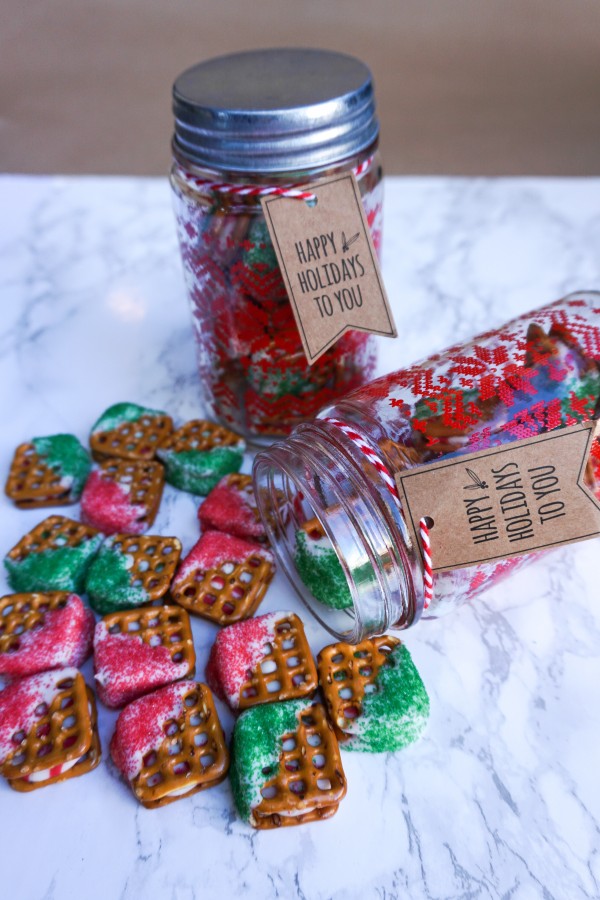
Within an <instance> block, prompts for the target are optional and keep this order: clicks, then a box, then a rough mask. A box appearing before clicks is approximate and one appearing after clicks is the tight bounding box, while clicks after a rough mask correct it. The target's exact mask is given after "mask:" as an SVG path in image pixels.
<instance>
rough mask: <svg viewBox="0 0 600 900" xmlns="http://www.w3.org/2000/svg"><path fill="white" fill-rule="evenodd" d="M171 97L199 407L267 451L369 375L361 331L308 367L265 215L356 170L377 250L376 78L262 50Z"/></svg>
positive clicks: (345, 65) (321, 55)
mask: <svg viewBox="0 0 600 900" xmlns="http://www.w3.org/2000/svg"><path fill="white" fill-rule="evenodd" d="M173 96H174V112H175V136H174V139H173V157H174V159H173V165H172V169H171V186H172V189H173V196H174V206H175V215H176V219H177V229H178V236H179V243H180V247H181V255H182V260H183V268H184V273H185V279H186V285H187V290H188V295H189V300H190V305H191V311H192V321H193V327H194V335H195V340H196V348H197V356H198V367H199V373H200V380H201V383H202V388H203V392H204V398H205V401H206V404H207V406H208V409H209V413H210V416H211V417H212V418H213V419H215V420H216V421H219V422H221V423H222V424H224V425H226V426H228V427H230V428H233V429H234V430H235V431H238V432H240V433H241V434H243V435H244V436H245V437H246V438H247V439H249V440H250V441H253V442H255V443H259V444H260V443H262V444H265V443H269V442H270V441H271V440H272V439H273V438H274V437H277V436H283V435H286V434H288V433H289V432H290V431H291V429H292V428H293V427H294V426H295V425H298V424H299V423H301V422H303V421H310V420H311V419H312V418H314V416H315V415H316V414H317V412H318V411H319V410H320V409H321V408H322V407H323V406H325V405H327V404H330V403H332V402H333V401H334V400H335V399H337V398H338V397H340V396H342V395H344V394H345V393H347V392H348V391H349V390H352V389H354V388H356V387H358V386H360V385H362V384H364V383H365V382H367V381H368V380H369V379H370V378H372V376H373V372H374V367H375V342H374V339H373V338H372V336H371V335H367V334H364V333H362V332H351V333H348V334H346V335H344V337H342V338H341V340H339V341H338V342H337V343H336V344H335V345H334V346H333V347H332V348H331V349H329V350H327V351H326V352H325V353H324V354H323V355H322V356H321V357H320V358H319V359H318V360H317V361H316V362H315V363H314V364H313V365H312V366H311V365H309V364H308V362H307V360H306V357H305V355H304V351H303V348H302V342H301V340H300V335H299V332H298V329H297V327H296V323H295V320H294V317H293V313H292V309H291V305H290V303H289V301H288V298H287V294H286V290H285V285H284V282H283V278H282V275H281V272H280V270H279V267H278V264H277V259H276V256H275V251H274V250H273V246H272V244H271V240H270V237H269V233H268V230H267V226H266V223H265V219H264V216H263V213H262V207H261V204H260V197H261V194H262V193H264V191H265V190H267V189H275V190H279V191H281V190H286V189H291V188H293V187H294V186H296V187H297V186H298V185H302V186H303V187H304V186H306V187H308V188H309V187H310V185H311V184H312V183H314V182H315V181H317V180H319V179H322V178H324V177H326V176H330V175H335V174H337V173H340V172H347V171H349V170H354V171H355V173H356V175H357V180H358V184H359V187H360V192H361V196H362V200H363V204H364V207H365V210H366V214H367V218H368V221H369V225H370V228H371V233H372V236H373V241H374V244H375V247H376V250H377V252H378V253H379V252H380V247H381V229H382V200H383V185H382V168H381V162H380V157H379V152H378V149H377V147H378V134H379V125H378V121H377V118H376V115H375V100H374V96H373V85H372V79H371V74H370V72H369V70H368V69H367V67H366V66H365V65H364V64H363V63H361V62H359V61H358V60H357V59H354V58H353V57H350V56H345V55H343V54H339V53H331V52H326V51H322V50H301V49H297V50H296V49H283V50H258V51H253V52H248V53H238V54H234V55H232V56H226V57H219V58H217V59H213V60H209V61H208V62H205V63H202V64H200V65H198V66H195V67H194V68H192V69H188V70H187V71H185V72H184V73H183V74H182V75H180V76H179V78H178V79H177V80H176V82H175V85H174V88H173ZM298 202H304V201H303V200H301V199H300V200H298Z"/></svg>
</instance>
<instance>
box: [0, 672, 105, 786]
mask: <svg viewBox="0 0 600 900" xmlns="http://www.w3.org/2000/svg"><path fill="white" fill-rule="evenodd" d="M99 761H100V745H99V742H98V737H97V732H96V713H95V705H94V698H93V694H92V693H91V691H89V688H87V686H86V683H85V681H84V680H83V676H82V675H81V674H80V673H79V672H78V671H77V669H74V668H65V669H57V670H56V671H53V672H41V673H38V674H37V675H30V676H29V677H28V678H20V679H18V680H17V681H14V682H13V683H11V684H9V685H8V687H6V688H5V689H4V690H3V691H0V773H1V774H2V775H3V776H4V777H5V778H6V779H7V780H8V782H9V785H10V787H12V788H14V789H15V790H19V791H31V790H35V789H36V788H38V787H44V786H45V785H47V784H53V783H55V782H57V781H64V780H65V779H67V778H73V777H75V776H77V775H83V774H85V772H89V771H90V770H91V769H93V768H95V766H97V765H98V763H99Z"/></svg>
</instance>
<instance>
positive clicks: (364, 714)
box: [317, 635, 429, 753]
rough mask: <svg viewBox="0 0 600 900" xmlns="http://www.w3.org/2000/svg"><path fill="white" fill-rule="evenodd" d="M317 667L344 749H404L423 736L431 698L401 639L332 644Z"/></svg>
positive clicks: (376, 750) (330, 712)
mask: <svg viewBox="0 0 600 900" xmlns="http://www.w3.org/2000/svg"><path fill="white" fill-rule="evenodd" d="M317 663H318V671H319V683H320V685H321V689H322V691H323V695H324V697H325V702H326V704H327V709H328V711H329V716H330V718H331V720H332V722H333V723H334V728H335V731H336V734H337V736H338V739H339V740H340V742H341V745H342V747H343V748H344V749H345V750H362V751H367V752H371V753H384V752H389V751H395V750H402V749H403V748H404V747H406V746H408V745H409V744H412V743H413V741H416V740H417V738H419V737H420V735H421V733H422V732H423V729H424V728H425V725H426V723H427V719H428V717H429V697H428V696H427V691H426V690H425V685H424V684H423V682H422V680H421V677H420V675H419V673H418V671H417V669H416V666H415V664H414V663H413V661H412V659H411V656H410V653H409V652H408V650H407V648H406V646H405V645H404V644H403V643H401V642H400V641H399V640H398V638H395V637H392V636H391V635H383V636H382V637H376V638H371V639H368V640H364V641H361V643H360V644H346V643H344V642H340V643H338V644H331V645H330V646H328V647H324V648H323V650H321V652H320V653H319V655H318V657H317Z"/></svg>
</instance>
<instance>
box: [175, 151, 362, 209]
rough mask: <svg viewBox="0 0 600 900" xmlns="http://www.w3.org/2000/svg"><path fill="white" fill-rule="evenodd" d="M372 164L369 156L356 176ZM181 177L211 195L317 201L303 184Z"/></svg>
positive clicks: (359, 167)
mask: <svg viewBox="0 0 600 900" xmlns="http://www.w3.org/2000/svg"><path fill="white" fill-rule="evenodd" d="M372 162H373V156H369V157H367V159H365V160H363V162H361V164H360V165H358V166H356V167H355V168H354V169H352V171H353V172H354V174H355V176H356V177H357V178H359V177H360V176H361V175H363V174H364V173H365V172H366V171H367V169H368V168H370V166H371V163H372ZM179 176H180V177H181V179H182V180H183V181H185V182H186V184H189V185H191V186H192V187H200V188H202V189H203V190H206V191H210V192H211V193H212V192H216V193H218V194H231V195H232V196H238V197H291V198H292V199H295V200H316V197H315V195H314V194H313V193H312V191H307V190H305V189H304V185H303V184H302V183H298V184H288V185H283V184H282V185H254V184H230V183H228V182H226V181H207V180H206V179H205V178H199V177H197V176H196V175H192V173H191V172H186V171H185V169H182V168H180V169H179Z"/></svg>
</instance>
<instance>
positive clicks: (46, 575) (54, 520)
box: [4, 516, 104, 594]
mask: <svg viewBox="0 0 600 900" xmlns="http://www.w3.org/2000/svg"><path fill="white" fill-rule="evenodd" d="M103 540H104V538H103V536H102V535H101V534H99V533H98V531H96V529H95V528H90V527H89V525H82V524H81V522H75V521H74V520H73V519H67V518H66V517H65V516H48V518H47V519H44V520H43V521H42V522H40V523H39V525H36V526H35V528H32V529H31V531H30V532H28V533H27V534H26V535H24V536H23V537H22V538H21V540H20V541H19V543H18V544H16V545H15V546H14V547H13V548H12V550H9V552H8V553H7V555H6V557H5V558H4V566H5V568H6V571H7V574H8V583H9V584H10V586H11V588H12V589H13V591H23V592H35V591H73V592H74V593H76V594H81V593H82V592H83V588H84V584H85V575H86V572H87V569H88V566H89V564H90V562H91V561H92V558H93V557H94V556H95V555H96V553H97V551H98V548H99V547H100V544H101V543H102V541H103Z"/></svg>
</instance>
